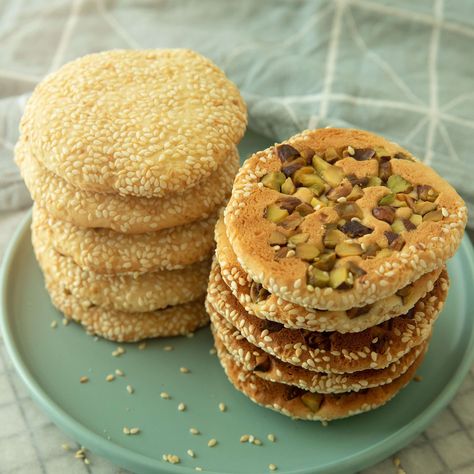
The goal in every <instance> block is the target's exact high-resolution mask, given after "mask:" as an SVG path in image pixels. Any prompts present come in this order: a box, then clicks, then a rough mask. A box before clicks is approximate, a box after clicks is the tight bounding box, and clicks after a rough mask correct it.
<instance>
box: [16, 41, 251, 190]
mask: <svg viewBox="0 0 474 474" xmlns="http://www.w3.org/2000/svg"><path fill="white" fill-rule="evenodd" d="M246 122H247V117H246V107H245V104H244V101H243V100H242V97H241V96H240V93H239V91H238V89H237V87H236V86H235V85H234V84H233V83H232V82H230V81H229V80H228V79H227V78H226V76H225V74H224V73H223V72H222V71H221V70H220V69H219V68H218V67H217V66H216V65H214V64H213V63H212V62H211V61H210V60H209V59H206V58H204V57H203V56H201V55H200V54H198V53H196V52H194V51H190V50H186V49H163V50H158V49H156V50H113V51H104V52H101V53H96V54H90V55H87V56H84V57H82V58H79V59H77V60H75V61H72V62H70V63H68V64H65V65H64V66H62V67H61V68H60V69H59V70H58V71H56V72H54V73H52V74H50V75H49V76H48V77H47V78H46V79H45V80H43V81H42V82H41V83H40V84H39V85H38V86H37V87H36V88H35V90H34V92H33V94H32V96H31V98H30V99H29V101H28V104H27V106H26V109H25V113H24V116H23V119H22V121H21V133H22V135H23V138H24V140H25V141H26V142H27V148H28V153H30V154H31V155H32V156H33V157H34V158H35V159H36V160H38V161H39V162H40V163H41V164H42V165H43V166H45V167H46V168H47V169H48V170H49V171H51V172H52V173H54V174H55V175H58V176H60V177H61V178H63V179H64V180H65V181H66V182H67V183H69V184H70V185H72V186H74V187H77V188H80V189H83V190H85V191H88V192H100V193H113V194H115V193H119V194H121V195H122V196H138V197H163V196H165V195H167V194H169V193H173V192H179V191H181V190H183V189H191V188H192V187H195V186H197V184H198V183H199V182H200V181H202V180H206V179H209V178H210V176H211V175H212V174H213V173H214V172H215V171H216V170H217V169H218V167H219V166H220V165H222V163H223V162H224V161H225V160H226V159H227V158H228V156H229V154H231V153H232V152H233V149H234V146H235V145H236V144H237V143H238V142H239V141H240V139H241V138H242V136H243V134H244V131H245V127H246ZM201 192H202V190H201Z"/></svg>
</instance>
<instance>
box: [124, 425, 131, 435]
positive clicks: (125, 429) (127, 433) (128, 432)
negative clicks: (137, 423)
mask: <svg viewBox="0 0 474 474" xmlns="http://www.w3.org/2000/svg"><path fill="white" fill-rule="evenodd" d="M122 433H123V434H126V435H129V434H130V428H127V427H126V426H124V427H123V428H122Z"/></svg>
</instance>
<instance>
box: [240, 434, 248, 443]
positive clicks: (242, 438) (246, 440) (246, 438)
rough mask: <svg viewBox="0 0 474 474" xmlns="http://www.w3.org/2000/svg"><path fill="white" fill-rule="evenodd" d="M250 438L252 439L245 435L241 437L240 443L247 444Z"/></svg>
mask: <svg viewBox="0 0 474 474" xmlns="http://www.w3.org/2000/svg"><path fill="white" fill-rule="evenodd" d="M249 438H250V436H249V435H248V434H244V435H242V436H241V437H240V442H241V443H247V442H248V440H249Z"/></svg>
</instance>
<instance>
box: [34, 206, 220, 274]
mask: <svg viewBox="0 0 474 474" xmlns="http://www.w3.org/2000/svg"><path fill="white" fill-rule="evenodd" d="M215 222H216V217H215V216H211V217H209V218H208V219H205V220H202V221H196V222H193V223H191V224H187V225H184V226H178V227H172V228H169V229H163V230H161V231H158V232H147V233H145V234H122V233H119V232H115V231H113V230H111V229H101V228H99V229H94V228H90V227H89V228H88V227H78V226H75V225H74V224H71V223H70V222H66V221H62V220H60V219H55V218H54V217H51V216H49V215H48V214H47V213H46V212H45V211H44V210H43V209H41V208H40V207H38V206H37V205H35V206H34V207H33V226H37V225H38V226H42V227H44V228H45V230H46V229H47V231H48V232H50V234H51V236H50V238H49V241H50V242H51V244H52V246H53V247H54V249H55V250H57V251H58V252H59V253H61V254H63V255H67V256H70V257H72V258H73V260H74V261H75V263H76V264H77V265H79V266H80V267H82V268H84V269H85V270H90V271H93V272H96V273H105V274H117V273H131V272H141V273H144V272H154V271H161V270H178V269H182V268H184V267H185V266H187V265H191V264H194V263H197V262H202V261H204V260H207V259H209V258H210V256H211V253H212V250H213V248H214V225H215Z"/></svg>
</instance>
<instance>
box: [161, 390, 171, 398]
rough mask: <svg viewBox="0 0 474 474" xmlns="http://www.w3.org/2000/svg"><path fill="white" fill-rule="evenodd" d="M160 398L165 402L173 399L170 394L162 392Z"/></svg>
mask: <svg viewBox="0 0 474 474" xmlns="http://www.w3.org/2000/svg"><path fill="white" fill-rule="evenodd" d="M160 397H161V398H162V399H163V400H169V399H170V398H171V397H170V395H169V393H168V392H161V393H160Z"/></svg>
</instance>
